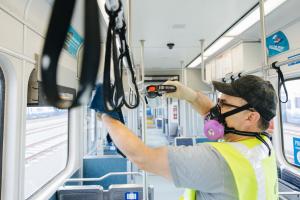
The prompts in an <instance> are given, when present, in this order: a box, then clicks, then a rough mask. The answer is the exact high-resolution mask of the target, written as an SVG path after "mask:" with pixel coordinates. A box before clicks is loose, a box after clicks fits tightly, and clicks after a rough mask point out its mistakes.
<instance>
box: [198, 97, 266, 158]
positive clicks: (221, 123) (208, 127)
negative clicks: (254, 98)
mask: <svg viewBox="0 0 300 200" xmlns="http://www.w3.org/2000/svg"><path fill="white" fill-rule="evenodd" d="M219 104H220V102H219V103H218V104H217V105H216V106H214V107H213V108H211V109H210V112H209V114H208V115H207V116H206V118H205V123H204V134H205V136H206V137H207V138H208V139H210V140H218V139H221V138H223V137H224V135H225V134H228V133H233V134H237V135H242V136H250V137H256V138H257V139H258V140H260V141H261V142H262V143H264V144H265V145H266V147H267V148H268V150H269V156H270V155H271V148H270V147H269V145H268V143H267V142H266V141H265V140H264V139H263V138H262V135H264V136H266V137H268V138H270V135H269V134H268V133H266V132H247V131H239V130H236V129H235V128H231V127H228V126H227V123H226V120H225V118H226V117H229V116H231V115H234V114H236V113H239V112H241V111H244V110H250V108H252V106H251V105H250V104H246V105H244V106H241V107H237V106H233V105H229V104H228V105H229V106H233V107H236V108H235V109H233V110H231V111H228V112H225V113H221V107H220V105H219ZM250 111H251V110H250Z"/></svg>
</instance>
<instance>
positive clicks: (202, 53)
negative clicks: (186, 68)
mask: <svg viewBox="0 0 300 200" xmlns="http://www.w3.org/2000/svg"><path fill="white" fill-rule="evenodd" d="M200 45H201V79H202V81H203V82H204V83H205V82H206V81H205V80H204V66H205V65H204V39H201V40H200Z"/></svg>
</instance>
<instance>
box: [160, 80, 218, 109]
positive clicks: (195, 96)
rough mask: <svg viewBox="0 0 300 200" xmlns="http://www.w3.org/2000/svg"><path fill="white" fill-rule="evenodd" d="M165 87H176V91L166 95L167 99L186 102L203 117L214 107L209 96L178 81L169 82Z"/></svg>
mask: <svg viewBox="0 0 300 200" xmlns="http://www.w3.org/2000/svg"><path fill="white" fill-rule="evenodd" d="M164 85H173V86H176V91H175V92H171V93H166V94H165V96H166V97H171V98H177V99H184V100H186V101H187V102H189V103H190V104H191V105H192V106H193V108H194V109H195V110H196V111H197V112H198V113H199V114H201V115H206V114H207V113H208V112H209V110H210V109H211V108H212V107H213V102H212V101H211V100H210V99H209V98H208V96H206V95H205V94H203V93H202V92H200V91H199V92H196V91H195V90H193V89H191V88H189V87H187V86H185V85H183V84H182V83H180V82H178V81H167V82H165V83H164Z"/></svg>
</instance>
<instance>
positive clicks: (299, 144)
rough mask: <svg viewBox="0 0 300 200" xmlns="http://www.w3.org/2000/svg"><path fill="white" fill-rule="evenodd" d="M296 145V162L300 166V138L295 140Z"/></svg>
mask: <svg viewBox="0 0 300 200" xmlns="http://www.w3.org/2000/svg"><path fill="white" fill-rule="evenodd" d="M293 144H294V162H295V165H298V166H300V138H293Z"/></svg>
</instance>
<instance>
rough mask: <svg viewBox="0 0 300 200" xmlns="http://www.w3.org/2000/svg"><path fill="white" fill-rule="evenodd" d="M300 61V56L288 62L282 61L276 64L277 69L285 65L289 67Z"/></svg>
mask: <svg viewBox="0 0 300 200" xmlns="http://www.w3.org/2000/svg"><path fill="white" fill-rule="evenodd" d="M299 61H300V56H298V57H295V58H292V59H288V60H285V61H282V62H276V63H275V67H281V66H283V65H288V64H291V63H295V62H299Z"/></svg>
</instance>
